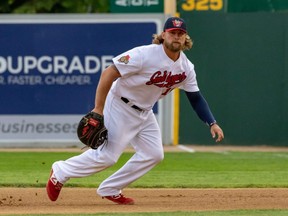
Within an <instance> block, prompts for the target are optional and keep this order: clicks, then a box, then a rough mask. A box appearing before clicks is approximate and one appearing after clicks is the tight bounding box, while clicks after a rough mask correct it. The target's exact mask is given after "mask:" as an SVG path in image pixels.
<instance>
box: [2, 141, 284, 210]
mask: <svg viewBox="0 0 288 216" xmlns="http://www.w3.org/2000/svg"><path fill="white" fill-rule="evenodd" d="M1 151H55V149H50V150H49V149H46V150H44V149H38V150H37V149H34V150H33V149H26V150H25V149H18V150H17V149H6V150H5V149H2V150H1ZM57 151H69V150H67V149H63V150H61V149H60V150H59V149H58V150H57ZM70 151H79V149H74V150H73V149H71V150H70ZM165 151H166V152H169V151H188V152H195V151H196V152H197V151H199V152H203V151H204V152H205V151H212V152H213V151H214V152H225V151H270V152H274V151H279V152H283V151H285V152H287V151H288V148H273V147H249V148H247V147H229V146H217V147H215V146H214V147H201V146H182V147H181V146H178V147H165ZM124 194H125V195H126V196H128V197H132V198H133V199H135V205H132V206H122V205H117V204H114V203H112V202H111V201H108V200H105V199H102V198H101V197H99V196H98V195H97V194H96V189H90V188H65V187H64V188H63V190H62V192H61V194H60V197H59V199H58V200H57V201H56V202H51V201H50V200H49V199H48V197H47V195H46V190H45V188H0V215H3V214H5V215H7V214H19V215H23V214H50V213H51V214H67V215H69V214H73V213H100V212H103V213H107V212H111V213H112V212H172V211H173V212H174V211H205V210H207V211H208V210H211V211H213V210H237V209H288V188H268V189H267V188H265V189H264V188H263V189H256V188H255V189H253V188H252V189H251V188H249V189H125V191H124Z"/></svg>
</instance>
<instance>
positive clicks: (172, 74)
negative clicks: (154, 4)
mask: <svg viewBox="0 0 288 216" xmlns="http://www.w3.org/2000/svg"><path fill="white" fill-rule="evenodd" d="M113 62H114V64H115V66H116V67H117V68H118V70H119V72H120V74H121V75H122V77H120V78H119V79H117V80H116V81H115V82H114V83H113V86H112V88H111V90H110V92H109V93H108V95H107V98H106V101H105V107H104V116H105V122H104V123H105V126H106V128H107V129H108V143H107V144H106V145H104V146H103V147H101V148H98V149H97V150H94V149H89V150H87V151H86V152H84V153H82V154H81V155H78V156H74V157H72V158H69V159H67V160H66V161H57V162H55V163H54V164H53V166H52V168H53V172H54V175H55V177H56V178H57V180H58V181H59V182H61V183H62V184H64V183H65V182H67V181H68V180H69V179H70V178H79V177H85V176H89V175H92V174H95V173H98V172H100V171H102V170H104V169H106V168H107V167H110V166H112V165H113V164H114V163H116V162H117V160H118V159H119V157H120V155H121V154H122V152H123V151H124V149H125V148H126V147H127V146H128V145H129V144H131V146H133V148H134V149H135V154H134V155H133V156H132V157H131V158H130V159H129V160H128V161H127V163H126V164H125V165H123V166H122V167H121V168H120V169H119V170H118V171H117V172H115V173H113V174H112V175H111V176H109V177H108V178H107V179H105V180H104V181H103V182H102V183H101V184H100V185H99V187H98V189H97V193H98V194H99V195H100V196H112V195H118V194H119V193H121V192H122V189H123V188H125V187H127V186H128V185H129V184H131V183H132V182H134V181H136V180H137V179H139V178H140V177H141V176H143V175H144V174H145V173H147V172H148V171H149V170H151V169H152V168H153V167H154V166H155V165H156V164H158V163H159V162H160V161H161V160H163V158H164V152H163V145H162V138H161V131H160V128H159V125H158V123H157V120H156V117H155V115H154V113H153V111H152V110H151V109H152V107H153V105H154V104H155V103H156V102H157V101H158V100H159V99H160V98H162V97H164V96H165V95H167V94H168V93H169V92H171V91H172V90H173V89H174V88H177V87H179V88H182V89H184V90H185V91H190V92H194V91H198V90H199V89H198V86H197V81H196V74H195V71H194V66H193V64H192V63H191V62H190V61H189V60H188V59H187V57H186V56H185V54H184V53H183V52H181V54H180V57H179V59H178V60H177V61H176V62H174V61H172V60H171V59H170V58H169V57H168V56H167V55H166V54H165V52H164V49H163V46H162V45H148V46H141V47H136V48H134V49H132V50H129V51H127V52H125V53H123V54H121V55H119V56H117V57H115V58H114V59H113ZM121 97H125V98H127V99H128V100H129V101H131V103H132V104H134V105H136V106H138V107H140V108H142V109H144V110H139V109H135V107H134V108H133V106H131V104H127V103H126V102H125V101H123V98H122V100H121Z"/></svg>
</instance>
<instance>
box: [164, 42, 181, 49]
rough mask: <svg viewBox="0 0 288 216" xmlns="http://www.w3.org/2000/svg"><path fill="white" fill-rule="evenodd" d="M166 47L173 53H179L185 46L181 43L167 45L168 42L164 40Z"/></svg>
mask: <svg viewBox="0 0 288 216" xmlns="http://www.w3.org/2000/svg"><path fill="white" fill-rule="evenodd" d="M164 46H165V47H166V48H167V49H168V50H170V51H171V52H179V51H181V50H182V48H183V45H181V43H178V42H172V43H167V41H165V40H164Z"/></svg>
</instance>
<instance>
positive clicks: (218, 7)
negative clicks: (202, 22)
mask: <svg viewBox="0 0 288 216" xmlns="http://www.w3.org/2000/svg"><path fill="white" fill-rule="evenodd" d="M225 1H226V0H186V1H182V3H181V5H180V7H181V9H180V10H183V11H223V10H224V6H225V5H224V3H225Z"/></svg>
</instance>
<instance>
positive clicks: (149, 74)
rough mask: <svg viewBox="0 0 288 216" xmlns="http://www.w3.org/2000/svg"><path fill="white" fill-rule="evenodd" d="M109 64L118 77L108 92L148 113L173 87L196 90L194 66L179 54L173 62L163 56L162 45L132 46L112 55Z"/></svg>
mask: <svg viewBox="0 0 288 216" xmlns="http://www.w3.org/2000/svg"><path fill="white" fill-rule="evenodd" d="M113 62H114V64H115V66H116V67H117V69H118V70H119V72H120V74H121V76H122V77H121V78H119V79H118V80H117V81H116V82H114V84H113V86H112V89H111V90H112V92H113V93H114V94H115V95H117V96H119V97H125V98H128V99H129V100H130V101H131V102H132V103H133V104H135V105H137V106H139V107H140V108H142V109H145V110H150V109H151V108H152V107H153V105H154V104H155V103H156V102H157V101H158V100H159V99H160V98H162V97H164V96H165V95H167V94H168V93H169V92H171V91H172V90H173V89H174V88H177V87H178V88H181V89H184V90H185V91H189V92H195V91H199V88H198V85H197V81H196V74H195V71H194V65H193V64H192V63H191V62H190V61H189V60H188V58H187V57H186V55H185V54H184V53H183V52H181V53H180V57H179V58H178V60H177V61H175V62H174V61H173V60H171V59H170V58H169V57H168V56H167V55H166V53H165V51H164V48H163V45H156V44H151V45H147V46H140V47H136V48H134V49H131V50H129V51H127V52H125V53H123V54H120V55H118V56H116V57H115V58H113Z"/></svg>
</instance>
